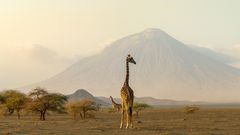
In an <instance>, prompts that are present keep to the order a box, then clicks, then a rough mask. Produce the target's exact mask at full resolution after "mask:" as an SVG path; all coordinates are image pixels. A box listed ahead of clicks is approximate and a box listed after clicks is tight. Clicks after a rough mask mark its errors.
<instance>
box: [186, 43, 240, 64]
mask: <svg viewBox="0 0 240 135" xmlns="http://www.w3.org/2000/svg"><path fill="white" fill-rule="evenodd" d="M189 46H190V47H191V48H192V49H194V50H195V51H197V52H199V53H201V54H203V55H206V56H208V57H209V58H211V59H213V60H216V61H219V62H222V63H226V64H228V63H234V62H237V61H239V59H237V58H234V57H231V56H228V55H226V54H222V53H220V52H217V51H214V50H212V49H209V48H205V47H199V46H193V45H189Z"/></svg>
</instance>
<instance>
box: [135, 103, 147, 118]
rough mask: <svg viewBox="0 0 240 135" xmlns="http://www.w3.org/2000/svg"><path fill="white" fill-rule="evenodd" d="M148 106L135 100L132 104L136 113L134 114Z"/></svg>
mask: <svg viewBox="0 0 240 135" xmlns="http://www.w3.org/2000/svg"><path fill="white" fill-rule="evenodd" d="M148 107H150V105H148V104H145V103H138V102H136V103H134V104H133V111H134V112H135V113H136V116H138V115H139V112H140V111H142V110H143V109H145V108H148Z"/></svg>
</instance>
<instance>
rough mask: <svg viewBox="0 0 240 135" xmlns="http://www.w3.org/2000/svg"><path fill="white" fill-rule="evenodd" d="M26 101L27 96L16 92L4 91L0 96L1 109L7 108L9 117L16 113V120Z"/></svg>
mask: <svg viewBox="0 0 240 135" xmlns="http://www.w3.org/2000/svg"><path fill="white" fill-rule="evenodd" d="M27 100H28V98H27V96H26V95H25V94H24V93H21V92H19V91H17V90H7V91H4V92H3V93H2V94H1V96H0V101H1V103H2V104H3V107H5V108H7V110H8V114H9V115H11V114H13V113H14V111H16V112H17V116H18V119H20V111H21V110H22V109H23V108H24V107H25V104H26V103H27Z"/></svg>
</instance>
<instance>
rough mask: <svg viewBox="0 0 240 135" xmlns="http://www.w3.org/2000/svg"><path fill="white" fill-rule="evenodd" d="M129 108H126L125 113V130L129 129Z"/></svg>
mask: <svg viewBox="0 0 240 135" xmlns="http://www.w3.org/2000/svg"><path fill="white" fill-rule="evenodd" d="M129 111H130V110H129V107H128V108H127V110H126V112H127V120H126V123H127V124H126V128H129V122H130V115H129Z"/></svg>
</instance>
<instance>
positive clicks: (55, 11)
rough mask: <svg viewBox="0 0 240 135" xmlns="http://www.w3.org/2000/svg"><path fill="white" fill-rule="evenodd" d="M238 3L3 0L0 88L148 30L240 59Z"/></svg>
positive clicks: (24, 81) (29, 79) (50, 72)
mask: <svg viewBox="0 0 240 135" xmlns="http://www.w3.org/2000/svg"><path fill="white" fill-rule="evenodd" d="M239 5H240V1H239V0H221V1H219V0H181V1H180V0H171V1H168V0H151V1H149V0H141V1H139V0H131V1H129V0H121V1H119V0H111V1H107V0H103V1H102V0H101V1H99V0H85V1H82V0H70V1H69V0H58V1H51V0H39V1H36V0H2V1H0V12H1V16H0V37H1V38H0V88H16V87H20V86H23V85H27V84H31V83H34V82H38V81H40V80H45V79H46V78H49V77H51V76H52V75H54V74H58V73H59V72H61V71H63V70H64V69H65V68H67V67H69V66H70V65H71V64H73V63H75V62H76V61H77V60H79V59H81V58H82V57H83V56H89V55H94V54H96V53H99V52H101V50H102V49H103V48H104V47H106V46H108V45H109V43H111V42H112V41H115V40H116V39H119V38H121V37H124V36H127V35H129V34H132V33H136V32H140V31H142V30H144V29H146V28H160V29H163V30H164V31H166V32H168V33H169V34H170V35H172V36H173V37H175V38H176V39H178V40H180V41H182V42H184V43H187V44H193V45H198V46H204V47H208V48H212V49H215V50H218V51H220V52H223V53H226V54H228V55H232V56H234V57H240V40H239V37H240V32H239V31H240V25H239V24H240V16H239V13H240V8H239ZM234 65H238V64H234Z"/></svg>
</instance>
